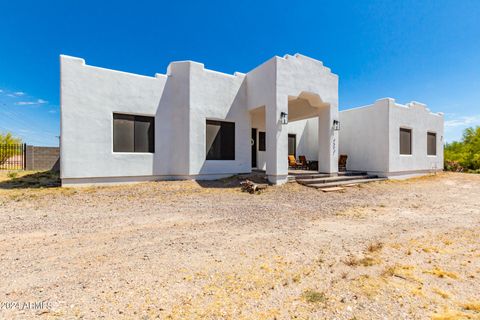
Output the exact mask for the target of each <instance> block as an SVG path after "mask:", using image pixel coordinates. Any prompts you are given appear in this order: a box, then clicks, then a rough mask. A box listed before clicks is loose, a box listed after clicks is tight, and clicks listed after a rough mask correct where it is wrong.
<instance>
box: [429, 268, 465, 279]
mask: <svg viewBox="0 0 480 320" xmlns="http://www.w3.org/2000/svg"><path fill="white" fill-rule="evenodd" d="M423 273H426V274H432V275H434V276H437V277H439V278H446V277H448V278H450V279H454V280H457V279H458V275H457V274H456V273H455V272H450V271H445V270H442V269H440V268H439V267H435V268H433V269H432V270H425V271H423Z"/></svg>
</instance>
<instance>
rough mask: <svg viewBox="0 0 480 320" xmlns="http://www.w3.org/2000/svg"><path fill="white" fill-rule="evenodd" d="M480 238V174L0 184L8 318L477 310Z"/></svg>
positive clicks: (466, 313) (349, 315) (407, 315)
mask: <svg viewBox="0 0 480 320" xmlns="http://www.w3.org/2000/svg"><path fill="white" fill-rule="evenodd" d="M479 234H480V175H468V174H454V173H443V174H439V175H436V176H429V177H423V178H417V179H410V180H405V181H385V182H374V183H370V184H367V185H361V186H357V187H349V188H346V189H345V190H344V191H343V192H337V193H323V192H321V191H319V190H315V189H311V188H307V187H304V186H301V185H298V184H296V183H289V184H287V185H285V186H281V187H269V188H268V189H267V190H266V191H264V192H263V193H261V194H258V195H251V194H248V193H242V192H241V191H240V188H239V187H238V181H236V180H235V179H230V180H228V181H222V182H210V183H202V184H201V185H200V184H198V183H196V182H192V181H179V182H154V183H142V184H137V185H129V186H118V187H99V188H79V189H66V188H63V189H62V188H40V189H35V188H30V189H28V188H24V189H11V190H5V189H0V275H1V279H2V281H1V282H0V303H1V304H2V305H1V309H0V319H3V318H5V319H27V318H39V319H78V318H84V319H97V318H106V319H132V318H134V319H157V318H159V319H203V318H207V319H291V318H298V319H306V318H311V319H323V318H327V319H333V318H334V319H425V318H427V319H428V318H433V319H447V318H448V317H450V318H452V319H457V318H461V319H464V318H465V319H479V318H480V240H479ZM450 318H448V319H450Z"/></svg>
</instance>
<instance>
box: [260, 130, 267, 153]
mask: <svg viewBox="0 0 480 320" xmlns="http://www.w3.org/2000/svg"><path fill="white" fill-rule="evenodd" d="M266 150H267V147H266V143H265V132H261V131H260V132H259V133H258V151H266Z"/></svg>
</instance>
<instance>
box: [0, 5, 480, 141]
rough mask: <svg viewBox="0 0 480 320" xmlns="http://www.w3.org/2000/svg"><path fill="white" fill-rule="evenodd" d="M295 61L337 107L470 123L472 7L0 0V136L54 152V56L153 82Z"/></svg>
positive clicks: (475, 19)
mask: <svg viewBox="0 0 480 320" xmlns="http://www.w3.org/2000/svg"><path fill="white" fill-rule="evenodd" d="M297 52H299V53H302V54H305V55H308V56H311V57H314V58H316V59H319V60H322V61H323V62H324V64H325V65H327V66H328V67H330V68H331V69H332V71H333V72H335V73H336V74H338V75H339V76H340V91H339V96H340V109H341V110H342V109H345V108H351V107H355V106H360V105H365V104H370V103H372V102H373V101H375V100H376V99H378V98H382V97H393V98H395V99H396V100H397V101H398V102H400V103H407V102H409V101H411V100H416V101H420V102H424V103H426V104H428V105H429V107H430V108H431V110H432V111H442V112H444V113H445V117H446V120H447V121H446V128H445V129H446V133H445V138H446V140H447V141H451V140H454V139H459V138H460V137H461V133H462V130H463V129H464V128H465V127H467V126H472V125H480V104H479V101H480V1H462V0H457V1H438V0H436V1H433V0H432V1H259V0H257V1H244V0H242V1H238V0H236V1H227V0H223V1H191V2H186V1H142V0H136V1H128V2H127V1H123V2H122V1H98V0H97V1H89V0H84V1H65V0H63V1H21V0H15V1H7V0H1V1H0V90H1V91H0V130H2V131H5V130H8V131H12V132H13V133H15V134H16V135H18V136H21V137H22V138H23V139H24V140H25V141H26V142H27V143H31V144H36V145H56V144H58V138H57V137H56V136H58V134H59V58H58V56H59V54H68V55H72V56H77V57H82V58H84V59H85V60H86V61H87V63H88V64H91V65H95V66H102V67H106V68H113V69H118V70H123V71H128V72H134V73H139V74H144V75H150V76H153V75H154V74H155V73H156V72H158V73H164V72H165V71H166V67H167V65H168V63H169V62H170V61H175V60H186V59H188V60H195V61H199V62H202V63H204V64H205V66H206V67H207V68H209V69H214V70H218V71H223V72H227V73H233V72H234V71H240V72H247V71H249V70H251V69H253V68H254V67H255V66H257V65H258V64H260V63H262V62H263V61H265V60H267V59H269V58H270V57H272V56H274V55H280V56H283V55H284V54H287V53H289V54H294V53H297Z"/></svg>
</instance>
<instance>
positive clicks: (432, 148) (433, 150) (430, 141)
mask: <svg viewBox="0 0 480 320" xmlns="http://www.w3.org/2000/svg"><path fill="white" fill-rule="evenodd" d="M427 155H429V156H436V155H437V134H436V133H434V132H427Z"/></svg>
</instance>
